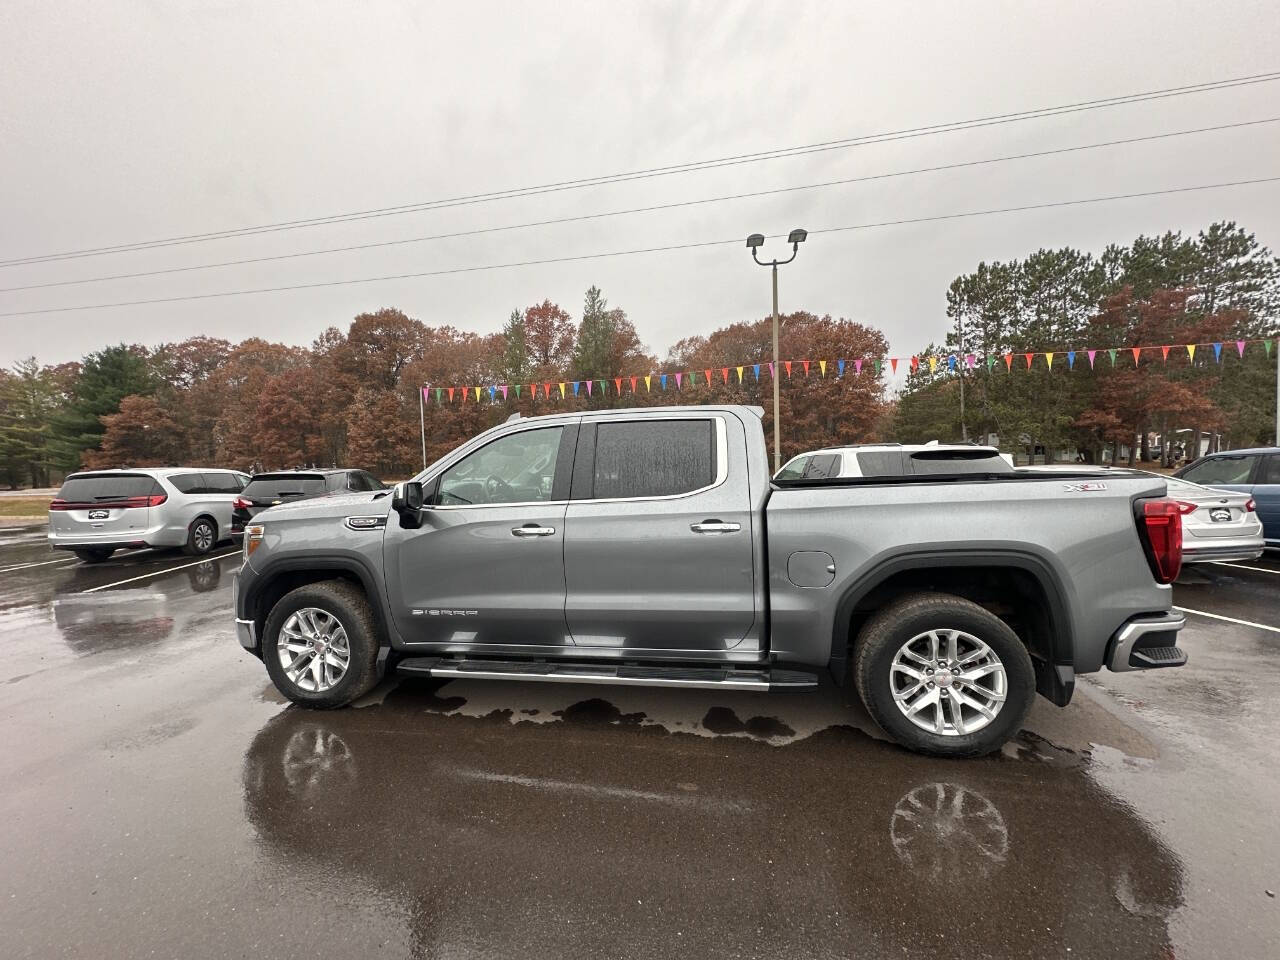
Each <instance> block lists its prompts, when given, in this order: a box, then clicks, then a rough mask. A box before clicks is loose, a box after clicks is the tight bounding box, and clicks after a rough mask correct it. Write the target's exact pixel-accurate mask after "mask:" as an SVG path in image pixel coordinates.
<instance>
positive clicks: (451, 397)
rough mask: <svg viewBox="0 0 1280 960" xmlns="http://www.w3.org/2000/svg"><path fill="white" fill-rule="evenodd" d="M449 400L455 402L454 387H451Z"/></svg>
mask: <svg viewBox="0 0 1280 960" xmlns="http://www.w3.org/2000/svg"><path fill="white" fill-rule="evenodd" d="M449 402H450V403H453V387H450V388H449Z"/></svg>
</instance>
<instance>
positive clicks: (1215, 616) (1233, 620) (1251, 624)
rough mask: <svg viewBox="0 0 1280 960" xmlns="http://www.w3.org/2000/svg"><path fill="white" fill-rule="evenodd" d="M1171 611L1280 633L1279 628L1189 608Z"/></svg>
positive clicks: (1178, 608)
mask: <svg viewBox="0 0 1280 960" xmlns="http://www.w3.org/2000/svg"><path fill="white" fill-rule="evenodd" d="M1173 609H1175V610H1181V611H1182V612H1183V613H1194V614H1195V615H1196V616H1197V617H1210V618H1212V619H1214V620H1225V621H1227V623H1239V624H1242V625H1243V626H1246V627H1257V628H1258V629H1259V630H1270V631H1271V632H1272V633H1280V627H1269V626H1267V625H1266V624H1265V623H1254V622H1253V621H1252V620H1237V619H1236V618H1235V617H1224V616H1223V615H1222V614H1220V613H1206V612H1205V611H1204V610H1192V609H1190V608H1189V607H1174V608H1173Z"/></svg>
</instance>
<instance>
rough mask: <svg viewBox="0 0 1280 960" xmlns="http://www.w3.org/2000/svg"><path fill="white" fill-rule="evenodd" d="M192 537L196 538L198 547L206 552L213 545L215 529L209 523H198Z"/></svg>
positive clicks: (202, 551)
mask: <svg viewBox="0 0 1280 960" xmlns="http://www.w3.org/2000/svg"><path fill="white" fill-rule="evenodd" d="M192 539H194V540H195V543H196V549H197V550H199V551H200V552H201V553H204V552H205V551H206V550H208V549H209V548H210V547H212V546H213V530H212V528H211V527H210V526H209V525H208V524H207V523H198V524H196V529H195V533H194V534H193V536H192Z"/></svg>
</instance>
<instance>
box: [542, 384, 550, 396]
mask: <svg viewBox="0 0 1280 960" xmlns="http://www.w3.org/2000/svg"><path fill="white" fill-rule="evenodd" d="M542 392H543V395H544V396H546V398H547V399H548V400H550V399H551V381H550V380H548V381H547V382H546V383H544V384H543V385H542Z"/></svg>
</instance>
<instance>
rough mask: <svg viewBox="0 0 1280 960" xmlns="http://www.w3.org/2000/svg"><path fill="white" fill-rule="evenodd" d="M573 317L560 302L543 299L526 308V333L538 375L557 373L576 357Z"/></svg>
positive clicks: (531, 359) (550, 375)
mask: <svg viewBox="0 0 1280 960" xmlns="http://www.w3.org/2000/svg"><path fill="white" fill-rule="evenodd" d="M573 333H574V330H573V318H572V317H571V316H569V314H567V313H565V311H563V310H561V309H560V307H559V305H558V304H554V303H552V302H551V301H550V300H543V301H542V303H539V304H537V305H535V306H532V307H528V308H527V309H526V310H525V312H524V336H525V343H526V344H527V349H528V351H529V359H530V361H531V363H532V364H533V375H534V378H535V379H538V378H544V377H556V378H559V377H560V375H561V374H562V373H563V372H564V371H565V370H567V369H568V367H569V364H570V361H571V360H572V359H573Z"/></svg>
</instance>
